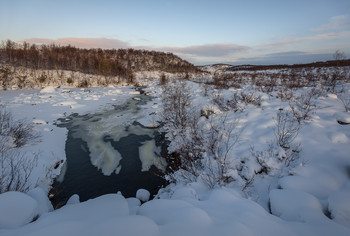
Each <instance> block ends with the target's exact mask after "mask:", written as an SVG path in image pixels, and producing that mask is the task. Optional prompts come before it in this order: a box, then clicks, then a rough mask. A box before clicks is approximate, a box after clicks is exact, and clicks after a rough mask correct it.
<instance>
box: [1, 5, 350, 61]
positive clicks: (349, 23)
mask: <svg viewBox="0 0 350 236" xmlns="http://www.w3.org/2000/svg"><path fill="white" fill-rule="evenodd" d="M6 39H11V40H14V41H17V42H23V41H26V42H29V43H57V44H61V45H67V44H71V45H74V46H77V47H83V48H107V49H109V48H137V49H147V50H157V51H166V52H173V53H175V54H177V55H178V56H180V57H182V58H184V59H186V60H188V61H190V62H191V63H193V64H195V65H205V64H212V63H228V64H233V65H241V64H265V65H266V64H295V63H307V62H314V61H322V60H331V59H332V55H333V53H334V52H335V51H336V50H338V49H339V50H340V51H343V52H344V53H345V56H346V57H347V58H349V57H350V0H301V1H300V0H293V1H287V0H239V1H236V0H231V1H229V0H215V1H213V0H211V1H207V0H202V1H194V0H127V1H126V0H123V1H119V0H115V1H107V0H99V1H92V0H85V1H83V0H0V40H6Z"/></svg>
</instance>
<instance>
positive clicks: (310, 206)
mask: <svg viewBox="0 0 350 236" xmlns="http://www.w3.org/2000/svg"><path fill="white" fill-rule="evenodd" d="M270 205H271V212H272V214H274V215H276V216H278V217H280V218H282V219H284V220H288V221H299V222H307V221H310V220H315V219H317V218H318V217H321V216H322V205H321V203H320V202H319V201H318V200H317V198H315V197H314V196H312V195H310V194H308V193H305V192H299V191H295V190H294V191H293V190H284V189H274V190H272V191H271V192H270ZM324 217H325V216H324Z"/></svg>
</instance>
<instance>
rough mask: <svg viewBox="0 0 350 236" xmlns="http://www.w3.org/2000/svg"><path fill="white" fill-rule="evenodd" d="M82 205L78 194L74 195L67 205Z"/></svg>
mask: <svg viewBox="0 0 350 236" xmlns="http://www.w3.org/2000/svg"><path fill="white" fill-rule="evenodd" d="M77 203H80V197H79V195H78V194H73V195H72V196H71V197H70V198H69V199H68V201H67V204H66V205H69V204H77Z"/></svg>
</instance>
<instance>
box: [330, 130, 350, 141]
mask: <svg viewBox="0 0 350 236" xmlns="http://www.w3.org/2000/svg"><path fill="white" fill-rule="evenodd" d="M331 140H332V143H347V142H349V138H348V137H347V136H346V135H345V134H344V133H340V132H337V133H335V134H333V135H332V136H331Z"/></svg>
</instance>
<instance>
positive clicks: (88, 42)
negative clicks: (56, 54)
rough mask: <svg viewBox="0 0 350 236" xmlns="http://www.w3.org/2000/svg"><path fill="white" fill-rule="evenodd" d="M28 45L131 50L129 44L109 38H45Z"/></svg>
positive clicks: (36, 39)
mask: <svg viewBox="0 0 350 236" xmlns="http://www.w3.org/2000/svg"><path fill="white" fill-rule="evenodd" d="M23 41H26V42H27V43H34V44H51V43H55V44H59V45H69V44H70V45H72V46H75V47H79V48H88V49H89V48H104V49H113V48H116V49H118V48H130V45H129V44H128V43H127V42H124V41H121V40H118V39H109V38H60V39H45V38H31V39H25V40H23Z"/></svg>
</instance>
